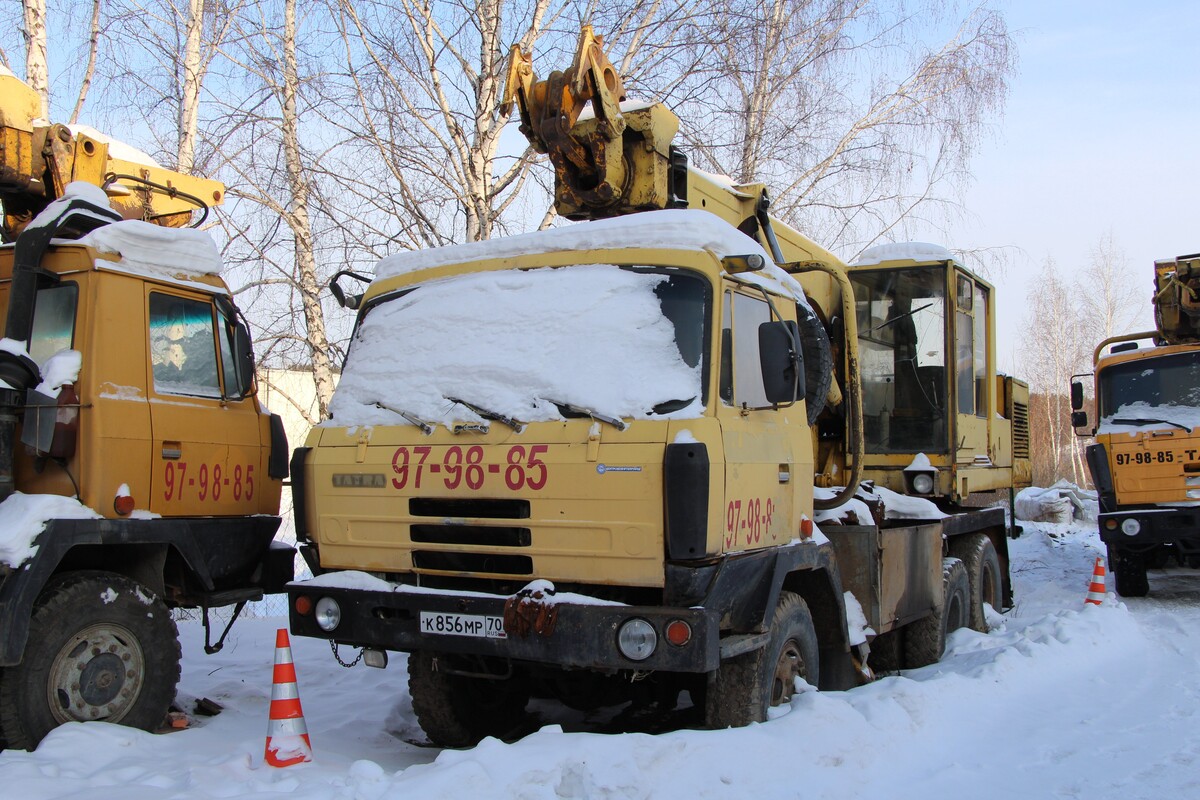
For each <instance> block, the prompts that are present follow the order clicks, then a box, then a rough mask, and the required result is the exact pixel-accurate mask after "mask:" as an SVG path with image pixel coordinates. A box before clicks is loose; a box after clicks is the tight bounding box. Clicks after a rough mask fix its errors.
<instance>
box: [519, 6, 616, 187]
mask: <svg viewBox="0 0 1200 800" xmlns="http://www.w3.org/2000/svg"><path fill="white" fill-rule="evenodd" d="M603 45H604V40H603V37H600V36H597V35H595V33H594V32H593V30H592V26H591V25H584V26H583V28H582V30H581V31H580V34H579V45H578V47H577V48H576V50H575V58H574V60H573V61H572V62H571V65H570V66H569V67H568V68H567V69H566V70H565V71H563V72H558V71H555V72H551V73H550V76H549V77H548V78H546V79H545V80H538V78H537V74H536V73H535V72H534V70H533V60H532V56H531V55H530V54H529V53H523V52H521V50H520V48H519V47H517V46H514V47H513V49H512V51H511V53H510V55H509V65H508V70H507V75H506V79H505V83H504V95H503V97H502V102H501V105H500V111H501V113H502V114H508V113H511V111H512V109H513V106H514V105H515V106H516V107H517V109H518V112H519V113H520V117H521V124H520V131H521V133H522V134H524V136H525V138H526V139H528V140H529V142H530V144H531V145H533V148H534V149H535V150H537V151H538V152H540V153H546V154H547V155H548V156H549V157H550V161H551V163H553V165H554V171H555V176H556V179H557V181H558V182H559V184H560V185H562V186H565V187H568V188H569V189H570V191H571V192H572V194H573V195H576V196H578V197H579V198H580V200H581V202H580V205H582V206H585V207H586V206H589V205H596V206H600V207H602V206H605V205H608V204H610V203H611V202H612V201H613V199H614V198H616V197H619V196H620V195H621V194H622V192H623V191H624V184H625V180H626V170H625V166H624V163H623V156H622V135H623V134H624V132H625V128H626V122H625V118H624V116H623V115H622V113H621V107H620V103H621V101H622V100H624V99H625V86H624V83H623V82H622V81H621V77H620V75H619V74H618V73H617V69H616V67H614V66H613V64H612V62H611V61H609V59H608V56H607V55H605V53H604V48H603ZM589 102H590V103H591V104H592V109H593V112H594V113H595V123H594V124H591V125H583V126H580V127H579V128H577V127H576V123H578V122H579V117H580V114H581V113H582V112H583V110H584V108H585V107H586V105H587V104H588V103H589Z"/></svg>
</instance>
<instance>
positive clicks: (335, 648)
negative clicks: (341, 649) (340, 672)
mask: <svg viewBox="0 0 1200 800" xmlns="http://www.w3.org/2000/svg"><path fill="white" fill-rule="evenodd" d="M329 649H330V650H332V651H333V658H334V660H335V661H337V662H338V663H339V664H341V665H342V666H343V667H345V668H346V669H350V667H353V666H355V665H356V664H358V662H360V661H362V657H363V653H365V652H366V648H365V647H360V648H359V649H358V658H356V659H354V660H353V661H351V662H350V663H349V664H347V663H346V662H345V661H342V657H341V656H339V655H338V644H337V642H335V641H334V640H333V639H330V640H329Z"/></svg>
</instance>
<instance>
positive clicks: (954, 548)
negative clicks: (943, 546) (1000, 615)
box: [950, 533, 1004, 633]
mask: <svg viewBox="0 0 1200 800" xmlns="http://www.w3.org/2000/svg"><path fill="white" fill-rule="evenodd" d="M950 555H952V556H954V557H955V558H957V559H959V560H961V561H962V562H963V566H965V567H966V568H967V584H968V586H969V588H970V595H969V596H970V599H971V602H970V610H971V628H972V630H977V631H979V632H980V633H987V632H988V624H987V615H986V614H985V613H984V610H983V604H984V603H988V604H990V605H991V607H992V608H995V609H997V610H999V609H1002V608H1003V607H1004V584H1003V578H1002V575H1001V572H1000V556H998V555H997V554H996V545H995V544H993V543H992V538H991V537H990V536H988V535H987V534H986V533H969V534H966V535H965V536H955V537H954V538H952V539H951V540H950Z"/></svg>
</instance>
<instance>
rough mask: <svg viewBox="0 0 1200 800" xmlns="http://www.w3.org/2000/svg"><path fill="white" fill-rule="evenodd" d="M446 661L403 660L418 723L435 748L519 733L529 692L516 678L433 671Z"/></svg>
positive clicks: (420, 655) (432, 656) (430, 656)
mask: <svg viewBox="0 0 1200 800" xmlns="http://www.w3.org/2000/svg"><path fill="white" fill-rule="evenodd" d="M445 658H447V656H444V655H439V654H437V653H429V652H425V651H422V652H417V653H412V654H410V655H409V657H408V693H409V695H410V696H411V697H412V704H413V712H415V713H416V715H417V722H419V723H421V729H422V730H424V731H425V735H426V736H428V737H429V741H430V742H432V743H433V744H435V745H437V746H439V747H471V746H472V745H475V744H477V743H478V742H479V740H480V739H483V738H484V737H486V736H495V737H497V738H503V737H504V736H505V735H506V734H509V733H511V732H512V731H514V730H517V729H519V727H520V724H521V720H522V717H523V716H524V714H525V706H526V705H527V704H528V703H529V690H528V689H527V688H526V687H525V685H524V683H523V682H522V681H521V680H520V679H518V678H515V677H512V678H506V679H503V680H492V679H489V678H471V677H467V676H465V675H454V674H451V673H449V672H443V671H440V670H438V669H437V663H436V662H437V661H438V660H439V659H445Z"/></svg>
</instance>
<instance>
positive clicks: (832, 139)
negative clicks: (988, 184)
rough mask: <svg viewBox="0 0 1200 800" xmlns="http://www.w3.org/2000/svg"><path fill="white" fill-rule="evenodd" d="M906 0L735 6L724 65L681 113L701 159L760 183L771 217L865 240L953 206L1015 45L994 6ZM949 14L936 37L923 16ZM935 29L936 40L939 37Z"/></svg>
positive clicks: (744, 0)
mask: <svg viewBox="0 0 1200 800" xmlns="http://www.w3.org/2000/svg"><path fill="white" fill-rule="evenodd" d="M943 5H944V4H942V3H940V2H933V1H931V0H913V2H901V3H897V4H893V5H890V6H887V5H884V4H882V3H880V2H877V1H875V0H732V1H731V2H730V3H728V4H725V5H724V6H723V7H722V10H721V11H720V12H719V14H718V21H717V23H716V24H714V25H713V26H712V31H713V32H714V35H715V36H716V37H717V41H716V42H715V43H714V46H721V45H724V46H725V49H723V50H722V55H723V56H724V64H723V68H722V69H721V70H720V76H719V78H718V79H717V80H714V81H712V82H711V87H710V88H711V91H710V93H709V94H708V95H707V96H706V97H705V99H704V101H703V102H697V103H696V104H694V105H693V106H691V107H690V108H688V107H685V109H684V110H685V113H686V114H687V115H688V116H690V117H691V119H690V120H689V121H691V122H692V124H691V125H689V126H686V127H685V133H686V134H687V135H688V136H689V139H690V145H691V148H692V150H693V152H694V153H695V154H696V155H697V157H698V159H699V163H701V164H702V165H704V166H705V168H707V169H711V170H715V171H718V172H724V173H727V174H730V175H732V176H734V177H735V178H737V179H738V180H741V181H763V182H765V183H767V184H768V186H769V187H770V188H771V189H772V192H773V206H774V209H775V211H776V213H777V214H780V215H781V216H783V217H784V218H785V219H788V221H790V222H793V223H794V224H797V225H799V226H801V227H802V228H804V229H805V230H806V231H807V232H809V233H810V234H811V235H814V236H816V237H817V238H818V239H819V240H821V241H825V242H828V243H834V242H842V243H844V244H843V247H847V246H848V247H854V246H857V247H865V246H868V245H870V244H872V243H873V242H875V241H876V240H878V239H880V238H889V239H890V238H894V236H895V229H896V228H897V227H898V226H901V227H902V225H903V222H904V221H905V220H906V219H909V218H911V217H912V216H914V215H916V214H918V213H922V214H929V213H935V212H936V211H937V210H938V209H939V208H942V209H945V208H946V207H947V206H952V205H953V196H954V191H955V189H956V187H958V186H959V185H961V181H962V179H963V177H964V175H966V174H967V166H968V163H969V158H970V155H971V153H972V149H973V146H974V145H975V143H976V142H977V141H978V138H979V136H980V134H981V132H982V130H983V125H984V124H985V122H986V121H987V119H988V118H989V116H990V115H992V114H995V113H997V112H998V111H999V110H1000V109H1001V108H1002V106H1003V102H1004V99H1005V96H1006V93H1007V81H1008V78H1009V77H1010V76H1011V74H1012V72H1013V69H1014V60H1015V55H1014V53H1015V46H1014V44H1013V41H1012V37H1011V35H1010V33H1009V31H1008V29H1007V26H1006V25H1005V23H1004V18H1003V16H1001V15H1000V14H999V13H998V12H995V11H992V10H990V9H988V8H986V7H982V6H981V7H978V8H975V9H973V10H970V11H968V12H967V13H965V14H964V15H963V16H961V17H958V18H957V19H955V18H954V17H952V16H950V14H951V12H953V11H954V10H955V6H954V5H953V4H951V5H950V7H949V11H948V12H947V15H946V17H942V16H941V14H940V10H941V9H942V8H943ZM938 19H948V20H949V22H951V23H952V25H951V28H950V30H949V32H948V34H947V33H945V32H941V31H939V29H938V28H936V27H935V26H932V25H930V22H929V21H930V20H938ZM939 35H941V36H943V38H937V37H938V36H939Z"/></svg>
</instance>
